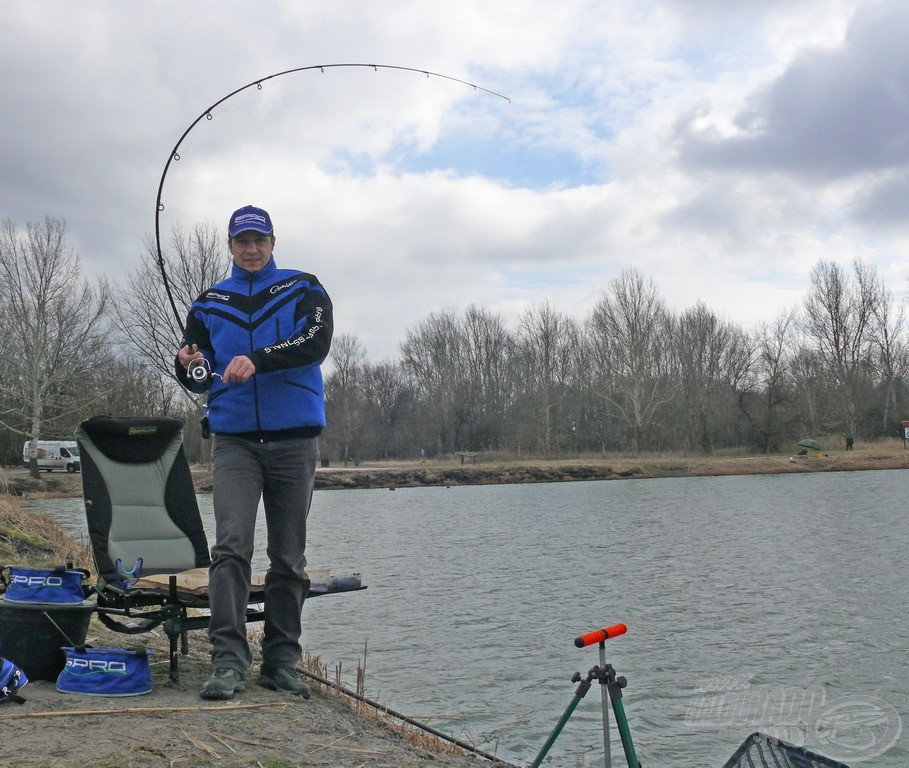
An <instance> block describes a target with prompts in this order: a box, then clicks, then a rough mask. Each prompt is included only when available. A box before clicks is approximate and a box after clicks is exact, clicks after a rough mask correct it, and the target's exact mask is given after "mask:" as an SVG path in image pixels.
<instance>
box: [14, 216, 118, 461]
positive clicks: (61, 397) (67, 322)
mask: <svg viewBox="0 0 909 768" xmlns="http://www.w3.org/2000/svg"><path fill="white" fill-rule="evenodd" d="M109 299H110V292H109V290H108V287H107V284H106V283H105V282H104V281H99V282H98V283H97V285H96V286H91V285H89V284H88V283H86V282H85V281H84V280H83V278H82V268H81V263H80V260H79V257H78V255H77V254H76V253H75V252H74V251H73V250H72V248H71V247H70V246H68V245H67V242H66V223H65V222H64V221H63V220H62V219H54V218H51V217H49V216H48V217H46V218H45V220H44V222H42V223H28V224H26V229H25V232H24V233H23V232H22V231H20V230H19V229H17V227H16V225H15V224H14V223H13V222H12V221H9V220H7V221H5V222H4V223H3V225H2V227H0V304H2V306H3V307H4V321H5V325H4V335H5V337H6V338H5V340H4V347H5V348H4V350H3V351H4V365H3V368H4V374H3V377H2V380H0V387H2V390H0V395H2V400H3V403H4V406H3V409H2V411H0V424H2V425H3V426H4V427H5V428H7V429H10V430H12V431H14V432H18V433H19V434H22V435H25V436H26V437H28V438H29V439H30V440H31V441H32V452H31V454H32V457H33V460H32V464H31V472H32V474H33V475H35V476H37V474H38V466H37V458H36V457H37V441H38V438H39V437H41V436H42V435H43V434H45V433H47V432H57V433H62V432H67V433H71V432H72V430H73V429H74V427H75V424H76V423H78V419H79V414H80V413H82V411H83V409H84V408H85V407H86V406H87V404H88V403H90V402H91V401H92V400H93V399H94V398H96V397H98V396H99V395H100V394H101V393H100V392H98V391H96V390H95V389H94V388H84V387H83V388H80V387H77V386H73V385H72V382H75V381H79V380H80V379H87V378H88V377H89V374H90V373H91V372H92V370H93V369H94V368H95V367H97V366H99V365H101V364H102V362H103V361H104V360H105V359H108V358H109V357H110V355H111V351H110V350H111V345H110V342H109V341H108V340H107V335H106V328H105V314H106V312H107V308H108V303H109Z"/></svg>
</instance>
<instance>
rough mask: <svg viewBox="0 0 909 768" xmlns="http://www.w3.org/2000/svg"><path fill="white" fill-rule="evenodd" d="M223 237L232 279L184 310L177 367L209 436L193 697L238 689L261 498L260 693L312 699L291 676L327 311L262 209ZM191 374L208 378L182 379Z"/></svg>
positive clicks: (251, 210)
mask: <svg viewBox="0 0 909 768" xmlns="http://www.w3.org/2000/svg"><path fill="white" fill-rule="evenodd" d="M227 235H228V247H229V248H230V254H231V256H232V257H233V267H232V270H231V275H230V277H228V278H227V279H226V280H223V281H221V282H220V283H218V284H216V285H214V286H212V287H211V288H210V289H209V290H207V291H205V292H204V293H203V294H202V295H201V296H199V298H198V299H196V301H195V302H194V303H193V305H192V306H191V307H190V308H189V315H188V317H187V321H186V332H185V336H184V340H183V342H182V347H181V349H180V351H179V353H178V354H177V360H176V372H177V376H178V379H179V380H180V382H181V383H182V384H183V386H185V387H186V388H187V389H189V390H190V391H192V392H197V393H198V392H204V391H205V390H208V405H207V413H206V416H205V419H204V420H203V429H210V430H211V432H212V434H214V499H213V500H214V512H215V531H216V533H215V539H216V541H215V545H214V547H213V548H212V553H211V554H212V564H211V568H210V571H209V573H210V579H209V587H210V594H211V623H210V626H209V639H210V641H211V644H212V650H211V659H212V670H213V674H212V676H211V678H210V679H209V680H208V681H206V683H205V684H204V685H203V687H202V690H201V691H200V695H201V696H202V698H203V699H229V698H231V696H233V694H234V693H235V692H239V691H242V690H244V687H245V675H246V672H247V670H249V668H250V666H251V665H252V654H251V652H250V647H249V643H248V641H247V637H246V621H245V618H246V606H247V602H248V597H249V589H250V575H251V571H252V568H251V560H252V554H253V540H254V533H255V523H256V512H257V510H258V506H259V500H260V498H261V499H262V500H263V502H264V508H265V520H266V526H267V531H268V544H267V552H268V559H269V567H268V571H267V573H266V576H265V594H264V601H265V632H264V639H263V641H262V668H261V670H260V676H259V684H260V685H262V686H264V687H266V688H270V689H272V690H282V691H287V692H289V693H291V694H295V695H298V696H302V697H304V698H309V687H308V686H307V685H306V683H304V682H303V681H302V680H300V679H299V677H298V676H297V674H296V672H295V671H294V668H295V667H296V664H297V662H298V661H299V659H300V656H301V647H300V634H301V631H302V630H301V613H302V609H303V600H304V598H305V597H306V594H307V592H308V589H309V579H308V577H307V576H306V572H305V570H304V568H305V566H306V556H305V554H304V550H305V547H306V518H307V515H308V514H309V504H310V500H311V498H312V489H313V480H314V477H315V469H316V461H317V458H318V443H317V436H318V435H319V433H320V432H321V431H322V428H323V427H324V426H325V402H324V390H323V386H322V372H321V368H320V364H321V363H322V361H323V360H324V359H325V356H326V355H327V354H328V350H329V347H330V345H331V335H332V306H331V301H330V299H329V298H328V294H327V293H326V292H325V289H324V288H323V287H322V286H321V284H320V283H319V281H318V279H317V278H316V277H315V276H314V275H311V274H307V273H305V272H298V271H296V270H289V269H278V268H277V266H276V265H275V261H274V258H273V255H272V252H273V250H274V246H275V234H274V227H273V226H272V222H271V217H270V216H269V215H268V213H267V212H266V211H264V210H262V209H261V208H255V207H253V206H246V207H244V208H240V209H239V210H237V211H235V212H234V213H233V215H232V216H231V217H230V222H229V224H228V229H227ZM199 366H203V368H204V369H207V370H208V371H210V375H208V376H205V375H198V376H193V375H191V374H192V372H193V369H194V368H196V367H199ZM196 373H197V374H199V373H200V372H199V371H197V372H196Z"/></svg>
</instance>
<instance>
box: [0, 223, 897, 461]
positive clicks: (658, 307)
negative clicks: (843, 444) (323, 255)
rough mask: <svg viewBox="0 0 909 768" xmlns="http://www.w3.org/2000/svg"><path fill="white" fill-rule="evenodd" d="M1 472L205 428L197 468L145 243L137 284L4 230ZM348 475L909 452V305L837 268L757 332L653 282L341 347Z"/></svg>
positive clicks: (197, 262)
mask: <svg viewBox="0 0 909 768" xmlns="http://www.w3.org/2000/svg"><path fill="white" fill-rule="evenodd" d="M225 246H226V244H225V242H224V235H223V233H221V232H220V230H218V229H217V228H216V227H215V226H214V225H211V224H206V225H197V226H196V227H194V228H193V229H192V230H190V231H188V232H187V231H184V230H182V229H180V228H174V229H173V230H172V232H171V237H170V243H169V246H168V247H167V248H166V249H165V253H164V255H163V258H164V262H165V267H166V270H167V273H168V277H169V281H170V284H171V290H172V293H173V295H174V298H175V300H176V303H177V306H178V308H179V309H180V311H181V312H182V313H184V314H185V310H186V309H187V308H188V306H189V304H190V303H191V302H192V301H193V300H194V299H195V297H196V296H197V295H199V293H201V292H202V291H203V290H204V289H205V288H207V287H208V286H209V285H211V284H212V283H213V282H215V281H216V280H218V279H220V278H221V277H223V276H224V275H226V274H227V272H228V269H229V257H228V256H227V253H226V247H225ZM0 322H2V325H3V329H4V333H2V334H0V360H2V366H0V460H2V461H3V463H6V464H15V463H19V461H20V460H21V455H22V444H23V442H24V441H25V440H29V439H37V438H38V437H40V438H41V439H64V438H68V437H71V436H72V433H73V431H74V429H75V427H76V426H77V425H78V423H79V422H80V421H81V420H83V419H84V418H87V417H89V416H91V415H94V414H98V413H105V414H110V415H120V416H127V415H175V416H180V417H183V418H185V419H186V420H187V427H186V430H185V438H186V444H187V451H188V453H189V456H190V459H191V460H193V461H206V460H207V459H208V455H209V450H210V445H209V443H208V441H203V440H202V439H201V434H200V430H199V426H198V422H199V417H200V416H201V414H202V411H203V409H204V402H203V401H202V400H201V399H200V398H198V397H194V396H191V395H190V394H188V393H186V392H185V391H184V390H183V389H182V388H181V387H180V386H179V385H178V384H177V382H176V380H175V378H174V374H173V357H174V354H175V351H176V347H177V342H178V340H179V338H180V335H181V333H180V329H179V326H178V324H177V322H176V319H175V318H174V317H173V315H172V312H171V309H170V305H169V302H168V300H167V297H166V295H165V291H164V286H163V282H162V280H161V278H160V274H159V271H158V264H157V251H156V248H155V245H154V243H153V242H152V240H151V239H150V238H146V241H145V243H144V251H143V255H142V257H141V259H140V260H139V263H138V265H137V267H136V268H135V269H133V270H131V271H129V272H128V273H127V274H126V276H125V277H124V278H123V280H122V281H121V282H119V283H113V282H112V281H110V280H108V279H101V280H96V281H89V280H87V279H86V278H85V277H84V275H83V274H82V270H81V260H80V258H79V256H78V254H76V253H75V252H74V250H73V249H72V247H71V246H70V245H69V244H68V242H67V238H66V224H65V222H64V221H63V220H62V219H55V218H52V217H49V216H48V217H46V218H45V219H44V221H42V222H34V223H28V224H27V225H26V226H25V227H24V229H23V228H19V227H17V226H16V224H14V223H13V222H12V221H9V220H7V221H5V222H3V224H2V227H0ZM326 372H327V375H326V407H327V410H328V421H329V426H328V428H327V429H326V431H325V433H324V435H323V438H322V440H321V448H322V454H323V457H325V458H328V459H329V460H335V461H343V462H356V461H359V460H371V459H391V458H416V457H419V456H438V455H447V454H452V453H456V452H482V451H500V452H507V453H510V454H517V455H527V456H566V455H578V454H582V453H585V454H586V453H604V452H609V451H632V452H635V451H652V450H684V451H701V452H705V453H709V452H712V451H715V450H717V449H721V448H730V447H735V448H745V449H747V450H750V451H755V452H763V453H772V452H777V451H780V450H786V451H791V450H794V449H795V443H796V442H797V441H798V440H799V439H801V438H805V437H812V438H818V437H822V438H827V439H828V440H837V441H845V438H846V436H852V437H853V438H854V439H860V438H861V439H875V438H879V437H882V436H892V435H897V434H899V430H900V426H899V422H900V419H901V417H902V416H903V415H904V414H906V413H907V406H909V403H907V393H906V387H905V382H906V378H907V374H909V345H907V338H906V322H905V314H904V305H903V303H902V302H901V301H899V300H897V299H895V298H894V297H893V296H892V294H891V292H890V291H889V290H888V289H887V288H886V286H885V285H884V283H883V281H882V279H881V278H880V276H879V275H878V274H877V271H876V269H875V268H874V267H873V266H872V265H869V264H868V263H866V262H864V261H862V260H861V259H856V260H855V261H854V262H853V263H852V264H851V265H850V267H848V268H847V267H843V266H842V265H840V264H838V263H836V262H833V261H825V260H821V261H819V262H818V263H817V264H816V265H815V266H814V268H813V269H812V272H811V275H810V280H809V287H808V289H807V291H806V293H805V295H804V297H803V298H802V301H801V303H800V304H799V305H798V306H796V307H792V308H790V309H787V310H786V311H783V312H781V313H780V314H778V315H777V316H776V317H775V318H773V319H771V320H768V321H766V322H762V323H760V324H758V325H757V327H755V328H752V329H744V328H742V327H741V326H740V325H738V324H736V323H735V322H732V321H730V320H729V319H726V318H724V317H722V316H719V315H718V314H717V313H715V312H714V311H713V310H711V309H710V308H709V307H708V306H707V305H706V304H704V303H702V302H698V303H696V304H695V305H694V306H692V307H689V308H687V309H684V310H682V311H679V312H675V311H672V310H671V309H670V308H669V307H668V305H667V303H666V301H665V300H664V299H663V297H662V296H661V295H660V293H659V290H658V288H657V286H656V284H655V282H654V281H653V280H652V279H651V278H649V277H647V276H645V275H644V274H642V273H641V272H640V271H638V270H637V269H636V268H634V267H629V268H626V269H624V270H623V271H622V272H621V273H620V274H619V275H618V276H617V277H615V278H614V279H612V280H610V281H609V282H608V284H607V285H605V286H604V287H603V290H602V293H601V295H600V297H599V299H598V300H597V302H596V303H595V305H594V306H593V308H592V310H591V311H590V312H589V313H588V314H587V315H586V316H585V317H583V318H580V319H579V318H575V317H572V316H570V315H568V314H566V313H564V312H562V311H560V310H559V309H558V308H556V307H554V306H552V304H551V303H550V302H548V301H543V302H541V303H539V304H536V305H533V306H529V307H528V308H527V309H525V310H524V312H523V313H522V314H521V315H520V316H519V317H518V318H517V319H516V321H514V322H513V323H511V324H509V323H507V322H506V321H505V320H504V318H503V316H502V315H501V314H499V313H497V312H494V311H492V310H490V309H488V308H486V307H482V306H476V305H471V306H469V307H468V308H467V309H465V310H464V311H463V312H457V311H455V310H453V309H447V308H446V309H440V310H439V311H436V312H433V313H430V314H429V315H428V316H427V317H425V318H423V319H422V320H420V321H419V322H418V323H416V325H415V326H413V327H411V328H408V329H406V330H405V331H404V338H403V340H402V341H401V342H400V345H399V350H398V354H397V356H396V357H393V358H388V359H383V360H378V361H376V360H370V359H369V357H368V355H367V353H366V350H365V349H364V348H363V346H362V344H361V342H360V341H359V340H358V339H357V338H356V337H355V336H353V335H350V334H344V333H341V334H338V335H337V336H336V338H335V340H334V343H333V347H332V352H331V355H330V358H329V361H328V365H327V366H326Z"/></svg>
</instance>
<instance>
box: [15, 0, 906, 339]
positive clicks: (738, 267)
mask: <svg viewBox="0 0 909 768" xmlns="http://www.w3.org/2000/svg"><path fill="white" fill-rule="evenodd" d="M5 12H6V14H5V22H6V30H5V32H6V34H5V44H4V46H3V48H2V49H0V66H2V67H3V71H4V73H5V74H6V76H5V77H4V80H3V83H2V85H0V89H2V90H0V93H2V96H3V102H4V120H3V122H4V126H3V130H4V142H3V146H2V147H0V218H11V219H13V220H14V221H17V222H18V223H19V224H20V225H24V223H25V222H26V221H35V220H41V219H43V217H44V216H45V214H49V215H52V216H57V217H63V218H66V220H67V222H68V224H69V232H70V237H71V241H72V242H73V245H74V246H75V247H76V250H77V251H78V252H79V253H80V254H81V256H82V259H83V262H84V266H85V271H86V272H87V273H88V274H91V275H101V274H106V275H110V276H112V277H115V278H116V277H117V276H118V275H119V274H124V273H125V272H126V270H128V269H130V268H133V267H135V266H136V265H138V263H139V260H140V256H141V253H142V251H143V246H142V240H143V237H144V236H145V235H147V234H148V233H150V232H152V231H153V227H154V214H155V207H154V204H155V193H156V192H157V186H158V182H159V179H160V176H161V173H162V171H163V168H164V165H165V163H166V161H167V158H168V152H169V151H170V149H171V148H172V147H173V146H174V144H175V143H176V141H177V139H178V138H179V137H180V135H181V134H182V132H183V131H184V130H185V129H186V128H187V127H188V125H189V124H190V123H191V121H192V120H194V119H195V118H196V117H197V116H198V115H200V113H201V112H202V110H203V109H205V108H206V107H208V106H209V105H211V104H213V103H214V102H216V101H217V100H218V99H221V98H222V97H224V96H225V95H227V94H228V93H230V92H231V91H232V90H234V89H236V88H239V87H241V86H243V85H245V84H247V83H250V82H253V81H254V80H256V79H257V78H261V77H265V76H267V75H269V74H272V73H276V72H281V71H283V70H286V69H291V68H295V67H303V66H307V65H314V64H323V63H378V64H389V65H399V66H406V67H416V68H419V69H425V70H430V71H434V72H439V73H442V74H446V75H449V76H451V77H454V78H459V79H462V80H468V81H473V82H476V83H478V84H479V85H481V86H483V87H486V88H489V89H491V90H493V91H496V92H499V93H503V94H505V95H507V96H509V97H511V99H512V103H511V104H508V103H506V102H505V101H503V100H502V99H499V98H497V97H495V96H492V95H489V94H486V93H483V92H482V91H474V90H473V89H471V88H469V87H468V86H465V85H462V84H459V83H456V82H452V81H449V80H445V79H443V78H432V77H431V78H426V77H424V76H423V75H420V74H414V73H409V72H402V71H392V70H384V69H383V70H379V71H373V70H371V69H353V68H350V69H332V70H326V72H324V73H322V72H319V71H311V72H301V73H298V74H292V75H287V76H283V77H281V78H275V79H272V80H268V81H266V82H264V83H263V85H262V89H261V90H260V89H258V88H256V87H252V88H250V89H248V90H247V91H244V92H243V93H242V94H239V95H237V96H235V97H233V98H231V99H229V100H227V101H226V102H224V103H223V104H221V105H220V106H218V107H217V108H216V109H215V110H214V111H213V115H212V117H213V119H212V120H206V119H203V120H202V121H200V123H199V124H198V125H197V126H196V127H195V128H194V129H193V131H192V132H191V133H190V134H189V136H188V137H187V139H186V141H185V142H184V144H183V145H182V146H181V150H180V151H181V160H180V161H179V162H178V163H173V164H172V165H171V168H170V170H169V171H168V176H167V178H166V181H165V187H164V195H163V200H164V203H165V205H166V208H165V210H164V211H163V212H162V213H161V223H162V226H163V228H164V231H165V234H166V233H167V231H168V230H169V228H170V227H171V226H172V225H174V224H176V223H180V224H182V225H184V226H186V225H191V224H192V223H194V222H198V221H205V222H208V221H212V222H214V223H215V224H216V225H218V226H219V227H220V226H222V225H223V223H224V221H225V220H226V218H227V216H228V214H229V213H230V211H231V210H232V209H233V208H235V207H237V206H239V205H243V204H246V203H250V202H253V203H256V204H260V205H263V206H265V207H267V208H269V209H270V211H271V212H272V214H273V216H274V219H275V223H276V226H277V228H278V238H279V242H278V249H277V256H278V259H279V261H280V263H281V264H282V265H285V266H295V267H299V268H303V269H308V270H310V271H313V272H315V273H316V274H318V275H319V277H320V278H322V279H323V280H324V281H325V284H326V286H327V288H328V290H329V292H330V293H331V295H332V298H333V299H334V302H335V304H336V307H337V313H338V327H339V330H341V331H342V332H345V333H352V334H354V335H357V336H359V337H360V338H361V339H362V340H363V342H364V344H365V345H366V347H367V349H368V350H369V352H370V355H371V356H374V357H382V356H387V355H391V354H394V353H395V352H396V347H397V343H398V342H399V341H401V340H402V339H403V337H404V332H405V329H406V328H408V327H413V326H414V325H415V324H416V323H417V322H419V320H420V319H422V318H423V317H425V315H426V314H428V313H429V312H430V311H433V310H437V309H441V308H442V307H446V306H452V307H456V308H459V309H460V308H464V307H466V306H468V305H469V304H471V303H476V304H481V305H484V306H488V307H490V308H493V309H499V310H501V311H503V312H504V313H506V315H507V316H508V317H511V318H514V317H516V316H517V315H518V314H519V313H520V310H521V309H522V308H523V307H524V306H526V305H527V304H528V303H533V302H540V301H543V300H549V301H550V302H551V303H552V304H553V306H555V307H556V308H558V309H560V310H561V311H564V312H566V313H569V314H573V315H576V316H578V317H581V316H583V315H584V313H585V312H586V311H587V310H588V309H589V307H590V306H591V305H592V304H593V302H594V301H595V300H596V298H597V297H598V296H599V293H600V291H601V290H602V288H603V287H604V286H605V284H606V282H607V281H608V280H609V279H611V278H612V277H615V276H616V275H617V274H619V272H620V271H621V269H622V268H623V267H625V266H628V265H631V264H633V265H635V266H637V267H638V268H639V269H641V270H642V271H643V272H645V273H646V274H648V275H649V276H652V277H653V278H654V279H655V280H656V282H657V284H658V285H659V286H660V288H661V290H662V291H663V293H664V295H665V296H666V298H667V300H668V301H669V303H670V305H672V306H674V307H676V308H678V309H681V308H684V307H686V306H690V305H691V304H693V303H694V302H695V301H697V300H703V301H704V302H705V303H707V304H708V306H710V307H712V308H714V309H715V310H716V311H718V312H722V313H724V314H725V315H727V316H728V317H730V318H731V319H733V320H736V321H738V322H740V323H743V324H745V325H749V324H752V323H755V322H757V321H759V320H762V319H763V320H770V319H772V318H773V317H774V316H775V314H776V313H777V312H778V311H779V310H781V309H782V308H784V307H787V306H791V305H793V304H795V303H797V302H798V301H799V299H800V297H801V295H802V294H803V292H804V289H805V286H806V285H807V281H808V276H809V273H810V269H811V267H812V266H813V265H814V263H816V261H817V260H818V259H820V258H828V259H829V258H834V259H838V260H843V261H849V260H851V259H852V258H854V257H855V256H856V255H862V256H863V257H866V258H869V259H871V260H872V261H874V262H875V263H876V264H877V265H878V266H879V269H880V271H881V273H882V275H884V276H885V277H886V278H887V279H888V281H890V284H891V286H892V287H893V288H894V292H895V293H896V294H897V295H899V296H902V295H903V294H904V293H905V291H904V290H903V289H902V286H903V284H904V283H905V280H906V275H907V265H906V263H905V262H904V261H903V260H901V259H899V258H898V257H897V254H898V253H900V252H901V246H902V245H903V244H904V242H905V241H906V240H907V232H906V227H907V225H906V224H905V223H904V222H905V221H906V220H907V217H906V216H905V215H904V214H905V206H906V204H905V202H904V201H905V200H906V195H905V194H904V192H905V191H906V189H907V187H909V175H907V169H906V159H907V158H906V154H907V145H906V139H905V136H904V134H905V131H904V130H903V126H904V124H905V117H906V107H905V105H906V103H907V101H906V98H905V96H906V92H907V89H909V82H907V76H906V74H905V73H906V72H907V71H909V67H907V64H909V61H907V58H906V56H907V54H906V53H905V46H904V45H903V44H902V40H903V39H905V37H906V32H907V31H909V29H907V27H909V13H907V11H906V10H905V8H904V4H902V3H900V2H898V0H877V1H870V0H867V1H866V0H810V1H809V2H805V3H795V4H793V3H790V2H782V0H780V1H773V2H765V3H760V4H755V3H748V4H741V3H738V4H730V3H728V2H720V1H719V0H717V1H716V2H710V1H709V0H705V1H704V2H701V1H700V0H699V1H698V2H695V1H694V0H633V1H632V2H628V3H606V2H596V1H595V0H594V1H592V2H585V1H584V0H573V1H572V2H564V3H549V2H543V0H503V2H500V3H493V4H490V3H488V2H480V0H465V2H460V3H456V4H449V6H445V7H441V6H438V5H437V4H433V3H428V2H419V1H418V0H406V1H405V0H389V2H387V3H384V4H382V5H381V7H377V6H376V5H375V4H374V3H366V2H361V1H360V0H357V1H351V0H336V1H335V2H332V3H318V4H316V3H297V2H290V1H289V0H287V1H284V0H270V1H268V2H262V3H257V4H256V5H255V7H254V10H253V9H252V8H251V6H250V5H249V4H248V3H242V2H239V0H231V1H229V2H214V0H200V1H199V2H193V3H184V2H177V0H163V1H162V2H156V3H154V4H139V3H124V2H114V1H113V0H85V2H81V3H78V4H74V3H70V2H65V1H64V0H44V1H43V2H41V3H32V2H19V1H16V2H12V3H8V4H7V7H5ZM225 258H227V256H226V254H225Z"/></svg>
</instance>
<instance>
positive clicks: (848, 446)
mask: <svg viewBox="0 0 909 768" xmlns="http://www.w3.org/2000/svg"><path fill="white" fill-rule="evenodd" d="M854 442H855V441H854V440H853V439H852V435H849V436H848V437H847V438H846V450H847V451H851V450H852V444H853V443H854Z"/></svg>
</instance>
